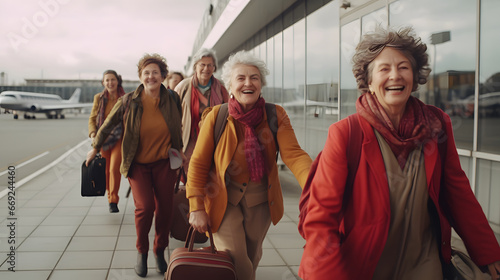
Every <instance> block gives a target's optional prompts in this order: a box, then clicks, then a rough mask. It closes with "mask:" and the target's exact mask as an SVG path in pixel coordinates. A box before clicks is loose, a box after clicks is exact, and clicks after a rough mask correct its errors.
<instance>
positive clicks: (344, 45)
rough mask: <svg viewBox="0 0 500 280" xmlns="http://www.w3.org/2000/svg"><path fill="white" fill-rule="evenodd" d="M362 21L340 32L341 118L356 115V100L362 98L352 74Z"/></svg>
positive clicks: (343, 28) (356, 21)
mask: <svg viewBox="0 0 500 280" xmlns="http://www.w3.org/2000/svg"><path fill="white" fill-rule="evenodd" d="M360 31H361V21H360V20H359V19H358V20H355V21H353V22H350V23H348V24H346V25H344V26H342V28H341V31H340V42H341V44H340V77H341V78H340V80H341V82H340V103H341V104H340V118H345V117H347V116H348V115H351V114H354V113H356V107H355V104H356V99H357V98H358V97H359V96H360V93H359V92H358V87H357V85H356V79H355V78H354V75H353V74H352V62H351V59H352V56H353V55H354V51H355V49H356V45H357V44H358V43H359V39H360V34H361V33H360Z"/></svg>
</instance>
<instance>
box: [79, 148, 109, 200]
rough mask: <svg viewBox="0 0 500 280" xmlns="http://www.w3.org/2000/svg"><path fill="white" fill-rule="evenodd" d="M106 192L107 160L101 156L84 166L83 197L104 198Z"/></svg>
mask: <svg viewBox="0 0 500 280" xmlns="http://www.w3.org/2000/svg"><path fill="white" fill-rule="evenodd" d="M105 192H106V159H105V158H103V157H102V156H101V155H100V154H97V155H96V156H95V158H94V159H93V160H92V161H91V162H90V163H89V166H86V165H85V161H84V162H83V164H82V196H103V195H104V193H105Z"/></svg>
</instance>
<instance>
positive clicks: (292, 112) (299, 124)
mask: <svg viewBox="0 0 500 280" xmlns="http://www.w3.org/2000/svg"><path fill="white" fill-rule="evenodd" d="M283 36H284V44H283V59H284V61H283V65H284V68H283V70H284V76H283V79H284V80H283V84H284V93H283V94H284V95H283V107H284V108H285V109H286V111H287V113H288V116H289V117H290V122H291V123H292V126H293V128H294V130H295V134H296V135H297V139H298V140H299V143H300V144H301V146H304V144H305V138H304V137H305V130H304V128H305V124H304V107H305V99H304V96H305V89H304V85H305V68H306V66H305V19H301V20H300V21H298V22H297V23H295V24H294V25H292V26H290V27H289V28H287V29H286V30H285V31H284V32H283Z"/></svg>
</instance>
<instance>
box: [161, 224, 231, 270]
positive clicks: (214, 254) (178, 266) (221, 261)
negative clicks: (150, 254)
mask: <svg viewBox="0 0 500 280" xmlns="http://www.w3.org/2000/svg"><path fill="white" fill-rule="evenodd" d="M195 233H196V230H195V229H194V228H193V227H190V228H189V230H188V234H187V238H186V243H185V245H184V248H177V249H175V250H174V251H173V252H172V255H171V256H170V262H169V264H168V269H167V272H165V279H166V280H186V279H203V280H236V270H235V268H234V263H233V260H232V258H231V255H230V254H229V253H228V252H225V251H217V249H216V248H215V245H214V239H213V236H212V231H211V229H210V227H208V234H209V236H210V247H205V248H196V249H194V248H193V245H194V234H195Z"/></svg>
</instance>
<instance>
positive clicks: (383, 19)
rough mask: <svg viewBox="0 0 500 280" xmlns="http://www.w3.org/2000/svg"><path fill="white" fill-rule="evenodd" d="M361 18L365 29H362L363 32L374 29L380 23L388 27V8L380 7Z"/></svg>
mask: <svg viewBox="0 0 500 280" xmlns="http://www.w3.org/2000/svg"><path fill="white" fill-rule="evenodd" d="M361 20H362V26H363V29H362V31H361V32H362V34H365V33H366V32H370V31H374V30H375V28H376V27H377V26H378V25H380V26H382V27H384V28H386V27H387V25H388V22H387V21H388V17H387V9H386V8H382V9H378V10H376V11H374V12H371V13H369V14H367V15H366V16H364V17H363V18H362V19H361Z"/></svg>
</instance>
